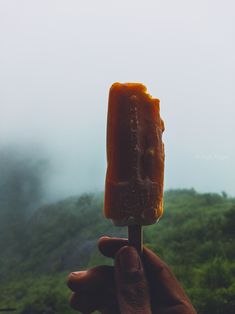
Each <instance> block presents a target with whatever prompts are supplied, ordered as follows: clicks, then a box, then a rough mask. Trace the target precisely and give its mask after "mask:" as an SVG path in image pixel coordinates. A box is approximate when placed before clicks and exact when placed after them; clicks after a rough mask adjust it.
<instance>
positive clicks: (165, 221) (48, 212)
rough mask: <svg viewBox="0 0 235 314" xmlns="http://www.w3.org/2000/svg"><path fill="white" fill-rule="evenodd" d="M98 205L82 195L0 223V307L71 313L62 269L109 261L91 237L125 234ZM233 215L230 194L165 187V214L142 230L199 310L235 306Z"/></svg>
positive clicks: (217, 313) (99, 200)
mask: <svg viewBox="0 0 235 314" xmlns="http://www.w3.org/2000/svg"><path fill="white" fill-rule="evenodd" d="M102 207H103V195H102V194H99V195H97V194H84V195H82V196H80V197H73V198H68V199H65V200H63V201H60V202H58V203H55V204H50V205H47V206H43V207H41V208H39V209H38V210H37V211H36V212H35V213H34V214H33V215H32V216H31V217H30V218H28V219H22V220H19V224H17V223H14V224H9V226H8V228H5V231H4V229H2V236H1V240H0V250H1V256H0V290H1V296H0V309H1V308H15V309H16V311H15V312H17V313H20V314H33V313H35V314H37V313H38V314H39V313H45V314H46V313H48V314H49V313H51V314H53V313H62V314H67V313H76V312H74V311H73V310H71V309H70V308H69V306H68V295H69V290H68V289H67V288H66V284H65V279H66V276H67V274H68V273H69V272H70V271H73V270H80V269H83V268H86V267H92V266H93V265H96V264H99V263H111V261H109V260H108V259H105V258H104V257H102V256H101V255H100V254H99V252H98V251H97V248H96V242H97V239H98V238H99V237H100V236H101V235H118V236H125V235H126V229H125V228H115V227H113V226H112V224H111V222H110V221H107V220H106V219H104V218H103V214H102ZM0 211H1V208H0ZM234 220H235V200H234V199H233V198H229V197H227V196H226V194H225V193H224V194H223V195H222V196H221V195H219V194H211V193H210V194H209V193H207V194H200V193H197V192H196V191H194V190H193V189H191V190H171V191H167V192H166V193H165V213H164V217H163V218H162V219H161V220H160V222H158V223H157V224H155V225H152V226H148V227H145V228H144V239H145V244H146V245H147V246H148V247H150V248H151V249H152V250H153V251H155V252H156V253H157V254H158V255H159V256H160V257H161V258H163V259H164V260H165V261H166V262H167V263H168V264H169V265H170V266H171V267H172V268H173V270H174V272H175V274H176V276H177V277H178V279H179V280H180V281H181V282H182V283H183V285H184V287H185V289H186V290H187V292H188V294H189V295H190V297H191V299H192V301H193V304H194V305H195V306H196V308H197V310H198V313H202V314H212V313H213V314H222V313H227V314H230V313H231V314H232V313H234V312H235V300H234V295H235V241H234V236H235V231H234ZM3 231H4V232H3ZM13 313H14V312H13Z"/></svg>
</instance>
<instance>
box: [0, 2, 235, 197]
mask: <svg viewBox="0 0 235 314" xmlns="http://www.w3.org/2000/svg"><path fill="white" fill-rule="evenodd" d="M234 3H235V2H234V1H233V0H224V1H221V0H197V1H193V0H178V1H175V0H158V1H156V0H145V1H139V0H134V1H129V0H119V1H112V0H107V1H106V0H105V1H104V0H99V1H95V0H93V1H89V0H86V1H81V0H76V1H75V0H63V1H62V0H40V1H36V0H0V86H1V88H0V111H1V112H0V145H1V146H2V147H3V146H4V145H5V144H9V143H18V144H20V145H26V144H33V145H38V146H40V147H42V148H43V151H46V152H47V156H49V157H50V158H51V160H52V164H53V177H51V181H50V186H51V189H52V191H53V193H54V195H55V196H58V197H63V196H66V195H70V194H76V193H80V192H84V191H88V190H92V191H96V190H97V191H99V190H103V188H104V176H105V170H106V156H105V153H106V152H105V141H106V115H107V99H108V90H109V87H110V85H111V84H112V83H113V82H115V81H119V82H143V83H144V84H145V85H146V86H147V88H148V91H149V92H150V93H151V94H152V95H153V96H154V97H157V98H160V100H161V115H162V118H163V119H164V121H165V125H166V130H165V134H164V141H165V148H166V171H165V187H166V189H168V188H191V187H194V188H195V189H197V190H198V191H203V192H206V191H214V192H221V191H222V190H224V191H226V192H228V193H229V194H231V195H234V194H235V193H234V173H235V163H234V160H235V145H234V138H233V137H234V134H235V123H234V114H235V109H234V105H235V88H234V78H235V43H234V38H235V34H234V33H235V4H234Z"/></svg>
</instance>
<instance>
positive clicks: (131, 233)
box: [128, 225, 143, 254]
mask: <svg viewBox="0 0 235 314" xmlns="http://www.w3.org/2000/svg"><path fill="white" fill-rule="evenodd" d="M128 242H129V244H130V245H131V246H133V247H134V248H135V249H136V250H137V252H138V253H139V254H142V252H143V232H142V226H141V225H130V226H128Z"/></svg>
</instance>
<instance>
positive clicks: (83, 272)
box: [69, 270, 87, 278]
mask: <svg viewBox="0 0 235 314" xmlns="http://www.w3.org/2000/svg"><path fill="white" fill-rule="evenodd" d="M86 273H87V271H86V270H81V271H74V272H72V273H70V275H69V276H71V277H76V278H81V277H84V276H85V275H86Z"/></svg>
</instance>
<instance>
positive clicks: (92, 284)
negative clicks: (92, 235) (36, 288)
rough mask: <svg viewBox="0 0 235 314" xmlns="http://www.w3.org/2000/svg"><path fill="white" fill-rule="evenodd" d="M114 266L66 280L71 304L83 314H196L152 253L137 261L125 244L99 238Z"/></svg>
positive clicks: (164, 265)
mask: <svg viewBox="0 0 235 314" xmlns="http://www.w3.org/2000/svg"><path fill="white" fill-rule="evenodd" d="M98 247H99V250H100V251H101V253H102V254H103V255H104V256H107V257H111V258H114V259H115V266H114V267H113V266H104V265H102V266H97V267H95V268H92V269H89V270H86V271H80V272H74V273H71V274H70V275H69V276H68V286H69V288H70V289H71V290H72V291H73V294H72V296H71V300H70V304H71V306H72V307H73V308H74V309H77V310H79V311H81V312H82V313H84V314H89V313H92V312H93V311H95V310H99V311H100V312H101V313H102V314H137V313H138V314H151V313H152V314H196V311H195V309H194V308H193V306H192V304H191V302H190V300H189V298H188V297H187V295H186V294H185V292H184V290H183V289H182V287H181V286H180V284H179V282H178V281H177V279H176V278H175V276H174V275H173V273H172V272H171V270H170V269H169V267H168V266H167V265H166V264H165V263H164V262H163V261H162V260H161V259H160V258H159V257H158V256H156V255H155V254H154V253H153V252H152V251H151V250H149V249H147V248H144V251H143V254H142V257H141V258H140V257H139V255H138V254H137V252H136V250H135V249H134V248H133V247H130V246H128V241H127V240H125V239H119V238H108V237H102V238H101V239H100V240H99V243H98Z"/></svg>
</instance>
